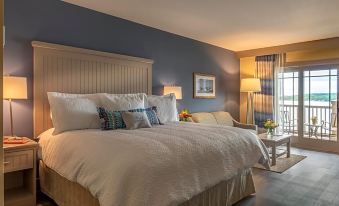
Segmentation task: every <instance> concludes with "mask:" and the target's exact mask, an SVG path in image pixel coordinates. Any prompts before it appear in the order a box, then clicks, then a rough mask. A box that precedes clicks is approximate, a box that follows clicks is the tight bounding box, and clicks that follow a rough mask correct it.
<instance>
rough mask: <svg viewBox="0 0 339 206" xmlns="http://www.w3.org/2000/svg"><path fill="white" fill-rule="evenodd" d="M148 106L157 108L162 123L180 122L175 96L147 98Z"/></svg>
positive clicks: (151, 96)
mask: <svg viewBox="0 0 339 206" xmlns="http://www.w3.org/2000/svg"><path fill="white" fill-rule="evenodd" d="M147 102H148V106H151V107H153V106H156V107H157V115H158V118H159V120H160V122H161V123H166V122H173V121H178V120H179V118H178V110H177V102H176V98H175V95H174V94H168V95H164V96H157V95H149V96H147Z"/></svg>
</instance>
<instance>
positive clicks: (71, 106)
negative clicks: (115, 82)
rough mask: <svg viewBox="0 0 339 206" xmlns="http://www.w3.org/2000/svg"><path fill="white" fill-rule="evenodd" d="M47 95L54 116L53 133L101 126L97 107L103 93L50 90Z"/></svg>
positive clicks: (99, 104)
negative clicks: (73, 92) (72, 92)
mask: <svg viewBox="0 0 339 206" xmlns="http://www.w3.org/2000/svg"><path fill="white" fill-rule="evenodd" d="M47 96H48V101H49V105H50V109H51V114H52V117H53V118H52V122H53V126H54V132H53V134H59V133H62V132H64V131H70V130H79V129H98V128H100V119H99V116H98V112H97V107H98V106H101V103H100V96H102V94H66V93H58V92H48V93H47Z"/></svg>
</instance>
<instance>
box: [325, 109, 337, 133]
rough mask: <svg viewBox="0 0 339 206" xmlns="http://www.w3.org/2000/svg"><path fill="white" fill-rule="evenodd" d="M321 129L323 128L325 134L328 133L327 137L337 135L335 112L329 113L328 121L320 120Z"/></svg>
mask: <svg viewBox="0 0 339 206" xmlns="http://www.w3.org/2000/svg"><path fill="white" fill-rule="evenodd" d="M322 123H323V125H324V126H323V129H324V130H325V134H327V133H328V135H329V138H331V136H336V135H337V113H331V120H330V122H326V121H322Z"/></svg>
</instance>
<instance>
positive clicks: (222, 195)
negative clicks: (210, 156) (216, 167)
mask: <svg viewBox="0 0 339 206" xmlns="http://www.w3.org/2000/svg"><path fill="white" fill-rule="evenodd" d="M39 174H40V188H41V191H42V192H43V193H45V194H46V195H48V196H49V197H50V198H52V199H53V200H54V201H55V202H56V203H57V204H58V205H59V206H100V204H99V201H98V199H97V198H95V197H93V196H92V195H91V193H90V192H89V191H88V190H87V189H86V188H84V187H82V186H81V185H80V184H78V183H75V182H71V181H69V180H67V179H66V178H64V177H62V176H61V175H59V174H58V173H56V172H55V171H53V170H52V169H50V168H48V167H47V166H46V165H45V164H44V163H43V161H41V160H40V162H39ZM253 193H255V189H254V183H253V179H252V171H251V169H246V170H243V171H241V172H239V173H238V174H237V175H236V176H235V177H233V178H232V179H229V180H226V181H222V182H220V183H218V184H217V185H215V186H213V187H211V188H209V189H207V190H205V191H204V192H202V193H200V194H198V195H196V196H194V197H193V198H191V199H189V200H187V201H186V202H184V203H182V204H180V205H179V206H229V205H232V204H234V203H236V202H238V201H239V200H241V199H243V198H244V197H247V196H249V195H251V194H253Z"/></svg>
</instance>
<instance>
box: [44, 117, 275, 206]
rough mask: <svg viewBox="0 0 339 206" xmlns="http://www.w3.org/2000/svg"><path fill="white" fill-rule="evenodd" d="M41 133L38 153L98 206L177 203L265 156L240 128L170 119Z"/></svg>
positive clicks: (250, 135) (166, 205) (259, 145)
mask: <svg viewBox="0 0 339 206" xmlns="http://www.w3.org/2000/svg"><path fill="white" fill-rule="evenodd" d="M52 132H53V131H52V129H51V130H48V131H46V132H45V133H43V134H42V135H41V136H40V146H41V151H40V152H41V157H42V160H43V161H44V163H45V164H46V165H47V166H48V167H49V168H51V169H53V170H55V171H56V172H57V173H59V174H60V175H62V176H63V177H65V178H67V179H68V180H70V181H74V182H77V183H79V184H80V185H82V186H83V187H85V188H87V189H89V191H90V192H91V193H92V195H93V196H94V197H97V198H98V199H99V202H100V205H102V206H112V205H114V206H169V205H178V204H180V203H183V202H185V201H186V200H188V199H190V198H192V197H193V196H194V195H197V194H199V193H201V192H203V191H204V190H206V189H208V188H210V187H212V186H214V185H216V184H217V183H219V182H220V181H222V180H228V179H230V178H232V177H233V176H234V175H236V174H237V173H238V172H239V171H241V170H243V169H245V168H250V167H252V166H253V165H254V164H255V163H257V162H258V161H259V162H261V163H263V164H264V165H265V166H267V163H268V161H269V160H268V155H267V151H266V150H265V147H264V146H263V144H262V142H261V141H260V140H259V139H258V137H257V136H256V135H255V134H253V133H251V132H249V131H246V130H244V129H240V128H235V127H227V126H219V125H207V124H194V123H182V122H175V123H168V124H166V125H160V126H155V127H153V128H145V129H137V130H111V131H101V130H96V129H90V130H78V131H68V132H64V133H61V134H58V135H55V136H53V135H52Z"/></svg>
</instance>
